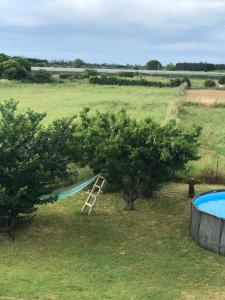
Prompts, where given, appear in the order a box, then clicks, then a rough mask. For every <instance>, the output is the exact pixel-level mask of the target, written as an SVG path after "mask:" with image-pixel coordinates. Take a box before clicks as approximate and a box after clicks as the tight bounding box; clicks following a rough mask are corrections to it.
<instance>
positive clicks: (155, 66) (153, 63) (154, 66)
mask: <svg viewBox="0 0 225 300" xmlns="http://www.w3.org/2000/svg"><path fill="white" fill-rule="evenodd" d="M145 68H146V69H147V70H161V69H162V64H161V63H160V62H159V61H158V60H150V61H148V62H147V63H146V65H145Z"/></svg>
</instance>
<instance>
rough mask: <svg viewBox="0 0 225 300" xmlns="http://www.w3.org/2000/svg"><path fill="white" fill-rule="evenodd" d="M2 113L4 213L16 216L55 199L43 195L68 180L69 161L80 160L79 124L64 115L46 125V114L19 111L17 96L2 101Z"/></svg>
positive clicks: (0, 192) (0, 194)
mask: <svg viewBox="0 0 225 300" xmlns="http://www.w3.org/2000/svg"><path fill="white" fill-rule="evenodd" d="M0 115H1V117H0V214H9V215H10V216H11V217H12V218H15V217H16V216H17V215H18V214H19V213H23V214H27V213H32V212H34V211H35V210H36V205H37V204H43V203H48V202H52V201H54V200H55V199H52V198H48V199H46V198H41V196H42V195H44V194H46V193H49V192H50V191H52V189H53V188H54V187H55V186H56V185H57V183H58V182H59V181H60V180H65V179H66V178H67V177H68V169H67V166H68V163H69V162H72V161H77V157H78V151H76V141H75V132H76V124H75V122H74V118H70V119H62V120H56V121H55V122H53V123H52V124H50V125H49V126H48V127H47V128H45V127H43V126H42V125H41V122H42V121H43V119H44V117H45V114H43V113H35V112H33V111H32V110H27V111H26V112H25V113H22V114H19V113H17V103H16V102H15V101H13V100H10V101H5V102H4V103H2V104H0ZM77 149H78V148H77Z"/></svg>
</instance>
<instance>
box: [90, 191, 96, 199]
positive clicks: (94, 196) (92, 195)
mask: <svg viewBox="0 0 225 300" xmlns="http://www.w3.org/2000/svg"><path fill="white" fill-rule="evenodd" d="M88 194H89V196H91V197H93V198H96V195H94V194H92V193H91V192H89V193H88Z"/></svg>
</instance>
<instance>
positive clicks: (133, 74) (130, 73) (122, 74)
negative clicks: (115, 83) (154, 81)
mask: <svg viewBox="0 0 225 300" xmlns="http://www.w3.org/2000/svg"><path fill="white" fill-rule="evenodd" d="M135 75H136V74H135V73H133V72H120V73H119V76H120V77H129V78H133V77H134V76H135Z"/></svg>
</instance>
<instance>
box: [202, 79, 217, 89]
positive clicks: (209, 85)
mask: <svg viewBox="0 0 225 300" xmlns="http://www.w3.org/2000/svg"><path fill="white" fill-rule="evenodd" d="M204 86H205V87H206V88H214V87H216V83H215V81H214V80H212V79H208V80H205V82H204Z"/></svg>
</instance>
